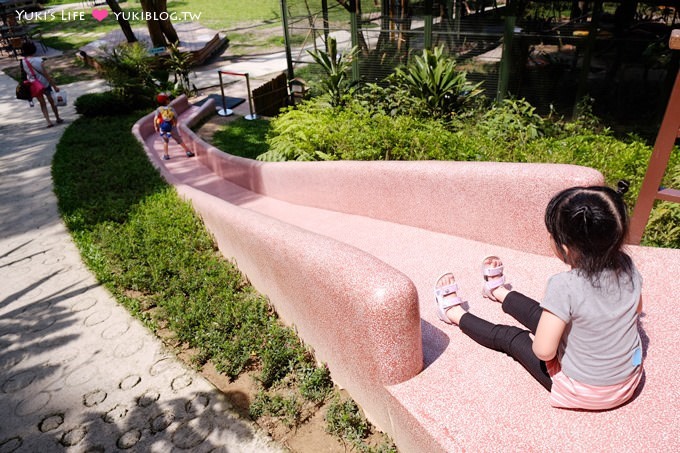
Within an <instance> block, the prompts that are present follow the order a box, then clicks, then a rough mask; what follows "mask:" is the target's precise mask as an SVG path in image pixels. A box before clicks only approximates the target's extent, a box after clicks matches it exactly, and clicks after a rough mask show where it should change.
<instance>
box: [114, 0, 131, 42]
mask: <svg viewBox="0 0 680 453" xmlns="http://www.w3.org/2000/svg"><path fill="white" fill-rule="evenodd" d="M106 4H107V5H109V8H111V11H112V12H113V13H114V15H115V16H116V19H117V20H118V25H120V28H121V30H123V34H124V35H125V39H127V42H130V43H132V42H137V37H136V36H135V34H134V32H133V31H132V27H131V26H130V22H128V21H127V19H125V18H124V17H123V14H122V12H123V10H122V9H120V5H119V4H118V0H106ZM116 13H117V14H116Z"/></svg>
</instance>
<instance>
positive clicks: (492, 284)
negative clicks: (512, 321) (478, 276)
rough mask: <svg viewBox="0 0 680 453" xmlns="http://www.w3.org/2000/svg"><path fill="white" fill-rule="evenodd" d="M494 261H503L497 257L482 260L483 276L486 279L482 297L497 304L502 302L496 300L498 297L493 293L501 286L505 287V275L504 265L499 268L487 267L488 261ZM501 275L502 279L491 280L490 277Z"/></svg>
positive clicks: (491, 256) (492, 256)
mask: <svg viewBox="0 0 680 453" xmlns="http://www.w3.org/2000/svg"><path fill="white" fill-rule="evenodd" d="M493 259H496V260H498V261H501V259H500V258H499V257H497V256H495V255H490V256H487V257H486V258H484V259H483V260H482V276H483V277H484V286H482V296H484V297H486V298H487V299H491V300H493V301H495V302H500V300H498V299H496V297H495V296H494V295H493V293H492V291H493V290H494V289H496V288H498V287H500V286H503V285H505V275H503V264H501V265H500V266H497V267H487V266H488V264H485V263H486V261H487V260H493ZM501 263H502V261H501ZM499 275H500V278H496V279H493V280H489V277H498V276H499Z"/></svg>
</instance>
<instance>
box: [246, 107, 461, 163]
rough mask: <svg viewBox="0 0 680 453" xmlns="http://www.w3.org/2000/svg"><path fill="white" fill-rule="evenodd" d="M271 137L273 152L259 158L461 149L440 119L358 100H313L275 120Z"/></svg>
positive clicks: (398, 156)
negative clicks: (339, 104)
mask: <svg viewBox="0 0 680 453" xmlns="http://www.w3.org/2000/svg"><path fill="white" fill-rule="evenodd" d="M267 141H268V143H269V146H270V150H269V151H268V152H266V153H264V154H262V155H260V156H258V159H259V160H269V161H275V160H337V159H353V160H388V159H392V160H409V159H410V160H414V159H433V158H435V159H437V158H444V156H446V155H448V154H449V153H450V152H451V150H452V149H454V150H456V149H458V147H457V144H456V141H457V140H456V137H455V134H453V133H452V132H450V131H448V130H447V129H446V127H445V126H444V124H443V123H442V122H441V121H439V120H436V119H429V118H419V117H413V116H407V115H398V116H395V117H392V116H390V115H389V114H386V113H382V112H374V113H370V112H369V111H367V110H366V108H365V107H364V106H363V105H362V104H361V103H360V102H359V101H351V102H349V103H348V104H347V105H346V106H345V107H344V108H324V107H323V106H322V105H320V104H319V103H317V102H314V101H309V102H306V103H304V104H302V105H300V106H299V107H298V108H297V109H289V110H288V111H286V112H285V113H283V114H282V115H280V116H279V117H277V118H275V119H274V120H273V121H272V123H271V130H270V133H269V136H268V139H267ZM460 158H461V160H467V158H469V156H467V155H465V153H463V152H461V153H460Z"/></svg>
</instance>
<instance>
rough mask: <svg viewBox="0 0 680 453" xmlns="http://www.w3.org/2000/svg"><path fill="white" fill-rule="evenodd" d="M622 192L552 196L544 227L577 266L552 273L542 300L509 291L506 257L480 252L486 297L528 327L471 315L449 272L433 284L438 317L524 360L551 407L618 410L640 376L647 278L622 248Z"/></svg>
mask: <svg viewBox="0 0 680 453" xmlns="http://www.w3.org/2000/svg"><path fill="white" fill-rule="evenodd" d="M626 190H627V186H626V185H625V184H619V191H618V192H617V191H614V190H612V189H611V188H609V187H600V186H594V187H573V188H570V189H566V190H564V191H562V192H560V193H558V194H557V195H555V196H554V197H553V198H552V200H551V201H550V203H549V204H548V207H547V209H546V212H545V225H546V227H547V229H548V232H549V233H550V236H551V240H552V245H553V251H554V252H555V255H557V257H558V258H560V259H561V260H562V261H564V262H565V263H566V264H568V265H569V266H570V267H571V269H570V270H569V271H566V272H562V273H559V274H557V275H554V276H552V277H551V278H550V279H549V280H548V284H547V288H546V291H545V297H544V298H543V301H542V302H541V303H538V302H536V301H534V300H532V299H530V298H528V297H526V296H525V295H523V294H521V293H519V292H517V291H513V290H512V288H511V287H510V285H508V284H507V283H506V277H505V274H504V266H503V262H502V261H501V259H500V258H498V257H496V256H490V257H487V258H485V259H484V260H483V262H482V275H483V278H484V286H483V289H482V293H483V295H484V297H486V298H489V299H491V300H493V301H496V302H499V303H500V304H501V307H502V309H503V311H504V312H505V313H507V314H509V315H510V316H512V317H514V318H515V319H516V320H518V321H519V322H520V323H521V324H522V325H524V326H525V327H526V328H527V329H528V330H525V329H520V328H518V327H514V326H507V325H496V324H492V323H490V322H487V321H485V320H483V319H481V318H478V317H477V316H475V315H473V314H471V313H468V312H467V311H466V310H464V309H463V307H461V303H462V299H461V298H460V297H459V296H458V294H457V293H458V291H459V288H458V285H457V284H456V283H455V279H454V277H453V275H452V274H451V273H447V274H444V275H442V276H441V277H440V278H439V279H438V280H437V282H436V284H435V298H436V303H437V313H438V315H439V318H440V319H441V320H442V321H444V322H446V323H448V324H451V323H453V324H457V325H458V326H459V327H460V329H461V331H462V332H463V333H465V334H466V335H467V336H469V337H470V338H472V339H473V340H474V341H476V342H477V343H479V344H481V345H482V346H485V347H487V348H491V349H494V350H497V351H500V352H504V353H505V354H507V355H509V356H511V357H512V358H514V359H515V360H517V361H518V362H519V363H521V364H522V365H523V366H524V368H526V370H527V371H528V372H529V373H530V374H531V375H532V376H533V377H534V378H535V379H536V380H537V381H538V382H539V383H541V384H542V385H543V387H545V388H546V389H547V390H548V391H549V392H550V403H551V405H552V406H554V407H561V408H569V409H585V410H604V409H612V408H615V407H617V406H620V405H622V404H624V403H625V402H626V401H628V400H629V399H630V398H631V397H632V396H633V394H634V392H635V390H636V388H637V387H638V384H639V383H640V381H641V378H642V374H643V366H642V342H641V340H640V335H639V332H638V329H637V321H638V315H639V313H640V312H641V311H642V299H641V287H642V277H641V276H640V274H639V272H638V270H637V269H636V267H635V265H634V264H633V261H632V260H631V258H630V256H628V255H627V254H626V253H625V251H624V250H623V246H624V240H625V238H626V235H627V232H628V216H627V212H626V207H625V204H624V202H623V193H624V192H625V191H626ZM531 335H533V336H534V338H533V340H532V338H531Z"/></svg>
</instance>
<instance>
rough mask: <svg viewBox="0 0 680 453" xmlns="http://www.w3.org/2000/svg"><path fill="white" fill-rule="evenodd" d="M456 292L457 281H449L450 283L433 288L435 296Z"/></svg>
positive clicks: (444, 295)
mask: <svg viewBox="0 0 680 453" xmlns="http://www.w3.org/2000/svg"><path fill="white" fill-rule="evenodd" d="M457 292H458V283H451V284H450V285H446V286H441V287H439V288H436V289H435V290H434V295H435V297H446V296H448V295H449V294H451V293H457Z"/></svg>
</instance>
